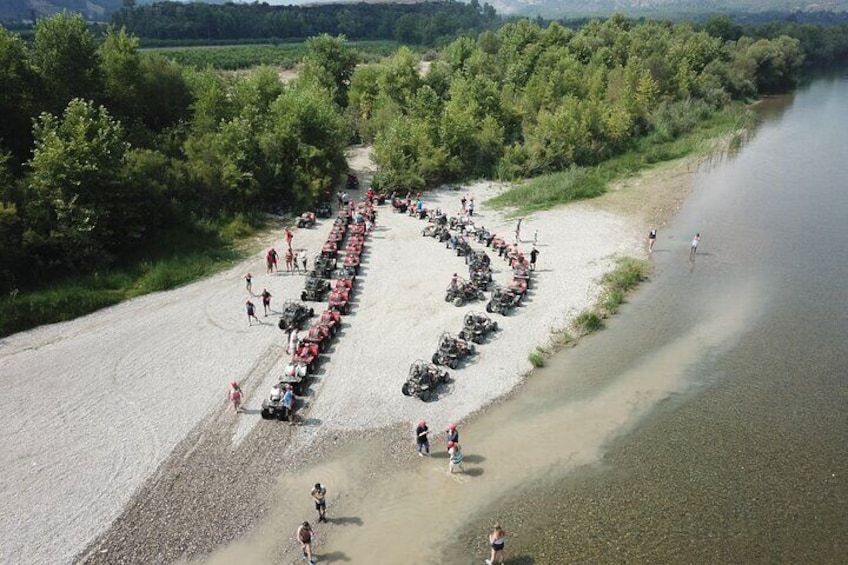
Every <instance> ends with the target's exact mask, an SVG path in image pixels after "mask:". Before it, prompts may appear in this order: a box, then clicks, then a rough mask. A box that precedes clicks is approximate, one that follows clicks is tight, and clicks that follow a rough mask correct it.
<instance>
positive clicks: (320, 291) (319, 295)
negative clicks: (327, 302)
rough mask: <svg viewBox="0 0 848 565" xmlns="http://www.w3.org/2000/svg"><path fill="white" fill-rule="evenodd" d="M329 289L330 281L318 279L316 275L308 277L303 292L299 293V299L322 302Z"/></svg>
mask: <svg viewBox="0 0 848 565" xmlns="http://www.w3.org/2000/svg"><path fill="white" fill-rule="evenodd" d="M328 290H330V283H329V282H328V281H327V279H319V278H317V277H309V278H308V279H306V284H305V285H304V288H303V292H301V293H300V299H301V300H303V301H304V302H306V301H307V300H309V301H312V302H323V301H324V297H325V296H326V295H327V291H328Z"/></svg>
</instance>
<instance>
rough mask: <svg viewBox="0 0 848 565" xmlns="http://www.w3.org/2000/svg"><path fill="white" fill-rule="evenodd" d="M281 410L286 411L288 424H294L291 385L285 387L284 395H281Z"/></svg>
mask: <svg viewBox="0 0 848 565" xmlns="http://www.w3.org/2000/svg"><path fill="white" fill-rule="evenodd" d="M283 408H285V410H286V417H288V419H289V424H293V423H294V390H292V385H286V393H285V394H284V395H283Z"/></svg>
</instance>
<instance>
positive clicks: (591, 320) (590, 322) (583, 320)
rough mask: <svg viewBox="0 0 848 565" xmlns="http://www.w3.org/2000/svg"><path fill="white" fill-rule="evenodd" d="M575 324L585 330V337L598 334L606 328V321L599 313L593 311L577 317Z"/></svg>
mask: <svg viewBox="0 0 848 565" xmlns="http://www.w3.org/2000/svg"><path fill="white" fill-rule="evenodd" d="M575 323H576V324H577V327H579V328H580V329H582V330H583V333H584V335H585V334H590V333H592V332H596V331H598V330H600V329H602V328H603V327H604V321H603V320H602V319H601V317H600V316H599V315H598V313H597V312H595V311H593V310H587V311H586V312H583V313H582V314H580V315H579V316H577V320H575Z"/></svg>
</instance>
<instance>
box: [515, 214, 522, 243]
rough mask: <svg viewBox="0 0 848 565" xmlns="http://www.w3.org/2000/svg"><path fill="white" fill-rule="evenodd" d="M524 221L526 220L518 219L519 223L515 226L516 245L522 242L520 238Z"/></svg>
mask: <svg viewBox="0 0 848 565" xmlns="http://www.w3.org/2000/svg"><path fill="white" fill-rule="evenodd" d="M523 219H524V218H518V223H517V224H515V244H516V245H518V242H519V241H520V239H519V237H520V235H521V221H522V220H523Z"/></svg>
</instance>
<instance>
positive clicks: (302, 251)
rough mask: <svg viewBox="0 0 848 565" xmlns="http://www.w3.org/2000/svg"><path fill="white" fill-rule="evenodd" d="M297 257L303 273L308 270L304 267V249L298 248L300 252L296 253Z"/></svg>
mask: <svg viewBox="0 0 848 565" xmlns="http://www.w3.org/2000/svg"><path fill="white" fill-rule="evenodd" d="M297 259H298V261H300V264H301V265H303V274H304V275H305V274H306V273H307V272H308V271H307V269H306V249H301V250H300V253H298V254H297Z"/></svg>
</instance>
